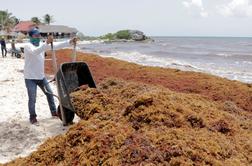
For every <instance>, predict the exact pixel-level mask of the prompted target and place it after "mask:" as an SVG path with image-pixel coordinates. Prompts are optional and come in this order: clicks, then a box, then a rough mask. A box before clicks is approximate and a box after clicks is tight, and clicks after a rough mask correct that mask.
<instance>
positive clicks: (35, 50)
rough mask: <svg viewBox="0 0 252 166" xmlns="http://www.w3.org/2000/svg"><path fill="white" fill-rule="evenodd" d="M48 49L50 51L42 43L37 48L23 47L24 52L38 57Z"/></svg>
mask: <svg viewBox="0 0 252 166" xmlns="http://www.w3.org/2000/svg"><path fill="white" fill-rule="evenodd" d="M48 49H50V47H49V45H48V44H46V43H42V44H40V45H39V46H38V47H34V46H25V47H24V50H25V52H28V53H29V54H33V55H39V54H40V53H42V52H44V51H46V50H48Z"/></svg>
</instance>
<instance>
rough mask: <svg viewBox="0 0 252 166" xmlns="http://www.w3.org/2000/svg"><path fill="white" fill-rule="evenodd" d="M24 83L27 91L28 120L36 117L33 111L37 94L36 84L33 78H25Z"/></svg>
mask: <svg viewBox="0 0 252 166" xmlns="http://www.w3.org/2000/svg"><path fill="white" fill-rule="evenodd" d="M25 85H26V88H27V93H28V98H29V100H28V108H29V113H30V120H32V119H34V118H36V117H37V115H36V112H35V103H36V95H37V84H36V81H35V80H31V79H25Z"/></svg>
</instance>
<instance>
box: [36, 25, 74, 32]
mask: <svg viewBox="0 0 252 166" xmlns="http://www.w3.org/2000/svg"><path fill="white" fill-rule="evenodd" d="M38 28H39V31H40V32H41V33H77V32H78V30H77V29H75V28H72V27H68V26H65V25H39V26H38Z"/></svg>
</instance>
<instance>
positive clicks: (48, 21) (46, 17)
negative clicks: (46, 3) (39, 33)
mask: <svg viewBox="0 0 252 166" xmlns="http://www.w3.org/2000/svg"><path fill="white" fill-rule="evenodd" d="M43 18H44V23H45V24H48V25H49V24H51V23H53V22H54V19H53V16H51V15H49V14H46V15H44V17H43Z"/></svg>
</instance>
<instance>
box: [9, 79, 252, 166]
mask: <svg viewBox="0 0 252 166" xmlns="http://www.w3.org/2000/svg"><path fill="white" fill-rule="evenodd" d="M71 98H72V103H73V105H74V107H75V109H76V114H77V115H78V116H79V117H80V118H81V120H80V121H79V122H78V123H77V124H74V125H73V126H72V127H71V128H70V129H69V131H68V132H67V133H66V134H64V135H59V136H56V137H54V138H51V139H48V140H47V141H46V142H45V143H44V144H42V145H41V146H40V147H39V148H38V150H37V151H36V152H33V153H32V154H31V155H30V156H28V157H25V158H19V159H17V160H15V161H12V162H11V163H8V164H6V165H69V166H70V165H95V166H96V165H123V166H124V165H125V166H130V165H149V166H151V165H251V164H252V154H251V152H252V142H251V138H252V122H251V116H249V115H250V114H249V113H248V112H246V111H243V110H242V109H240V108H238V107H237V106H236V105H235V104H234V103H232V102H229V101H227V102H224V103H221V104H220V103H216V102H213V101H208V100H207V99H206V98H204V97H202V96H200V95H191V94H183V93H175V92H172V91H170V90H168V89H165V88H163V87H157V86H150V85H145V84H142V83H136V82H125V81H122V80H116V79H107V80H105V81H103V82H102V83H100V84H99V86H98V88H97V89H90V88H88V89H82V90H79V91H76V92H74V93H72V94H71Z"/></svg>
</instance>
